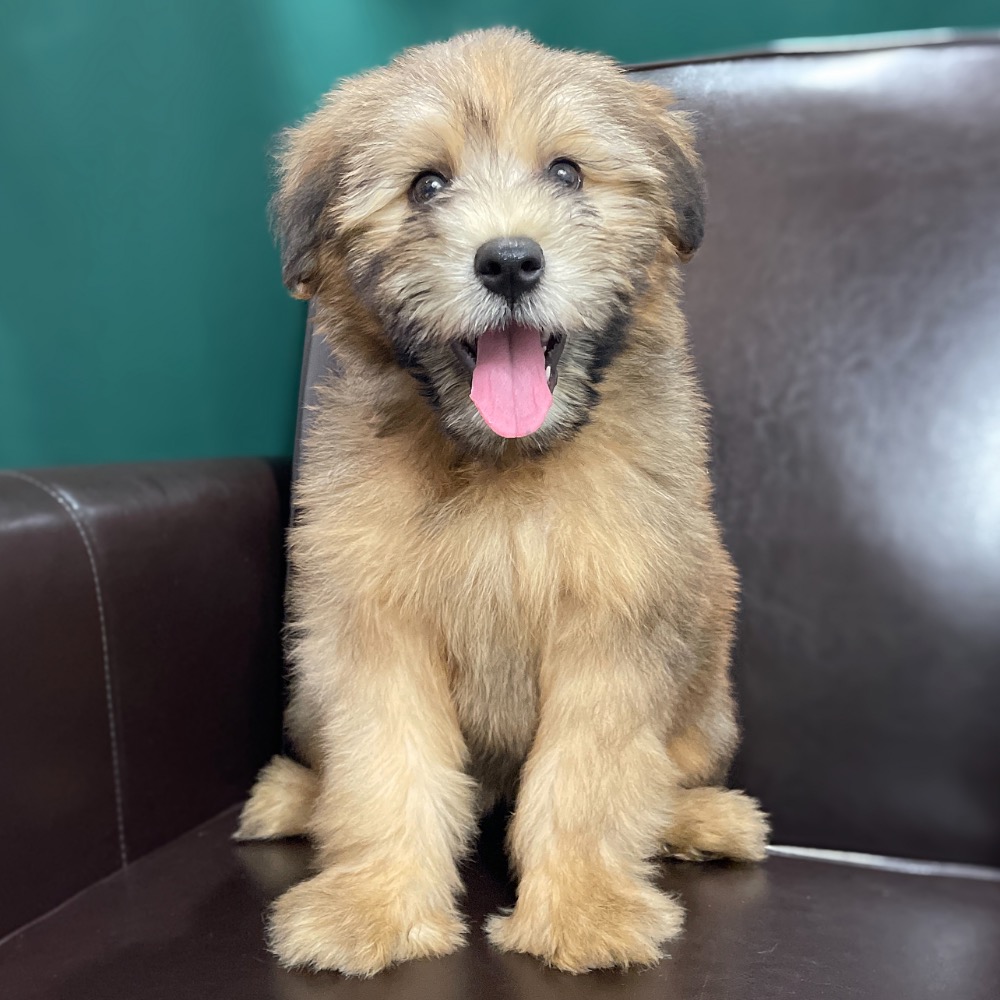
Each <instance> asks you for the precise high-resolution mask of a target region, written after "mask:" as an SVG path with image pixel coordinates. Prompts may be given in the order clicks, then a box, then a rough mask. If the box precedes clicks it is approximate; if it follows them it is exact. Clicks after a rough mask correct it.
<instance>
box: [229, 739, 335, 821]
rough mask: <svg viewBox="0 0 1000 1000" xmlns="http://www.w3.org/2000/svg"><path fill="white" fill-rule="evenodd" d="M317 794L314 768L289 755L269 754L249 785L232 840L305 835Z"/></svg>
mask: <svg viewBox="0 0 1000 1000" xmlns="http://www.w3.org/2000/svg"><path fill="white" fill-rule="evenodd" d="M318 794H319V778H318V776H317V775H316V772H315V771H312V770H310V769H309V768H308V767H303V766H302V765H301V764H296V762H295V761H294V760H292V759H291V758H290V757H280V756H277V757H272V758H271V761H270V763H269V764H267V766H266V767H264V769H263V770H262V771H261V772H260V774H258V775H257V781H256V782H255V783H254V786H253V788H252V789H250V797H249V798H248V799H247V801H246V804H245V805H244V806H243V811H242V812H241V813H240V821H239V825H238V826H237V827H236V832H235V833H234V834H233V840H278V839H280V838H282V837H304V836H305V835H306V831H307V829H308V825H309V820H310V818H311V817H312V813H313V807H314V806H315V804H316V797H317V795H318Z"/></svg>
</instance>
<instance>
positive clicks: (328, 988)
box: [0, 37, 1000, 1000]
mask: <svg viewBox="0 0 1000 1000" xmlns="http://www.w3.org/2000/svg"><path fill="white" fill-rule="evenodd" d="M638 72H640V73H641V74H642V75H645V76H648V77H650V78H652V79H654V80H656V81H658V82H661V83H663V84H665V85H669V86H670V87H672V88H673V89H675V90H676V91H677V93H678V94H679V95H680V97H681V100H682V103H683V104H684V106H686V107H688V108H690V109H691V110H692V111H694V112H695V113H696V114H697V116H698V120H699V127H700V130H701V133H702V143H701V145H702V149H703V151H704V156H705V162H706V165H707V170H708V179H709V187H710V191H711V211H710V223H709V229H708V236H707V239H706V242H705V246H704V248H703V249H702V250H701V251H700V253H699V255H698V256H697V257H696V258H695V260H694V262H693V263H692V264H691V265H690V272H689V280H688V286H687V287H688V305H687V309H688V314H689V316H690V320H691V329H692V336H693V339H694V344H695V350H696V354H697V358H698V362H699V365H700V368H701V372H702V376H703V378H704V382H705V385H706V388H707V391H708V394H709V396H710V398H711V402H712V404H713V406H714V414H715V416H714V432H715V462H714V474H715V479H716V484H717V488H718V503H719V509H720V513H721V516H722V520H723V522H724V526H725V530H726V537H727V540H728V543H729V545H730V547H731V549H732V551H733V554H734V556H735V559H736V562H737V564H738V566H739V567H740V570H741V572H742V575H743V581H744V598H743V611H742V616H741V623H740V636H739V642H738V646H737V649H736V652H735V672H736V678H737V683H738V686H739V689H740V700H741V704H742V710H743V718H744V725H745V734H746V735H745V741H744V745H743V749H742V751H741V753H740V756H739V758H738V761H737V763H736V766H735V773H734V775H733V780H734V782H736V783H737V784H740V785H744V786H746V787H747V788H748V789H750V790H751V791H752V792H753V793H755V794H757V795H759V796H760V797H761V798H762V799H763V801H764V803H765V805H766V806H767V807H768V808H769V809H770V810H771V812H772V814H773V817H774V828H775V840H776V843H777V844H779V845H795V847H794V848H778V849H776V850H775V852H774V855H773V856H772V857H771V858H769V860H768V861H767V862H766V863H765V864H763V865H761V866H757V867H739V866H726V865H707V866H702V867H698V866H691V865H686V864H682V863H671V864H665V865H664V870H663V881H664V883H665V884H666V885H667V886H669V887H671V888H674V889H676V890H677V891H678V892H679V893H680V895H681V897H682V898H683V900H684V902H685V904H686V907H687V909H688V924H687V930H686V932H685V934H684V936H683V937H682V938H681V939H680V940H679V941H678V942H676V943H675V944H674V945H673V946H672V948H671V949H670V951H671V958H670V959H668V960H665V961H664V962H662V963H661V964H660V965H659V966H658V967H656V968H653V969H649V970H645V971H633V972H629V973H601V974H596V975H593V976H590V977H585V978H576V979H574V978H572V977H568V976H565V975H562V974H559V973H555V972H551V971H548V970H545V969H542V968H541V967H540V966H539V965H537V964H536V963H535V962H534V961H532V960H530V959H527V958H523V957H510V956H500V955H497V954H494V953H492V952H491V951H490V950H489V949H488V948H487V947H486V946H485V945H484V943H483V940H482V938H481V935H480V934H479V933H478V930H477V931H476V932H475V933H474V934H473V938H472V942H471V944H470V947H469V948H468V949H467V950H465V951H464V952H462V953H460V954H458V955H456V956H453V957H451V958H448V959H445V960H441V961H437V962H425V963H416V964H412V965H409V966H404V967H402V968H399V969H396V970H393V971H390V972H388V973H385V974H383V975H382V976H380V977H377V978H376V979H374V980H372V981H369V982H355V981H348V980H344V979H341V978H340V977H338V976H336V975H323V976H311V975H308V974H304V973H289V972H284V971H281V970H280V969H278V968H277V967H276V966H275V963H274V962H273V961H272V959H271V958H270V957H269V956H268V955H267V953H266V952H265V950H264V947H263V941H262V930H263V920H262V910H263V908H264V906H265V905H266V903H267V901H268V900H269V899H271V898H272V897H273V896H274V895H275V894H276V893H278V892H279V891H280V890H281V889H282V888H284V887H285V886H287V885H288V884H290V883H291V882H292V881H293V880H294V879H297V878H299V877H300V876H301V875H302V874H303V872H304V871H305V867H306V864H307V861H308V850H307V848H306V847H305V846H304V845H302V844H294V843H290V844H280V845H250V846H242V847H235V846H233V845H232V844H231V843H230V841H229V839H228V836H229V834H230V832H231V830H232V828H233V822H234V816H235V813H234V808H235V804H236V803H237V802H238V801H239V799H240V797H241V796H242V795H243V793H244V791H245V789H246V788H247V785H248V782H249V781H250V779H251V776H252V775H253V773H254V771H255V769H256V768H257V767H258V765H260V764H261V762H262V761H264V760H265V759H266V758H267V756H268V755H269V754H270V753H271V752H273V750H274V749H275V748H276V747H277V746H278V743H279V724H278V717H279V710H280V701H281V690H280V684H281V680H280V675H281V655H280V638H279V626H280V609H281V590H282V582H283V581H282V574H283V556H282V532H283V525H284V524H285V523H286V514H287V512H286V496H287V470H285V469H284V468H282V467H281V466H280V465H275V464H272V463H268V462H264V461H258V460H231V461H220V462H202V463H193V462H192V463H180V464H163V465H145V466H124V467H105V468H89V469H63V470H55V471H41V472H28V473H19V472H11V473H0V759H2V762H3V763H2V770H0V782H2V787H0V804H2V813H0V936H2V935H4V934H6V935H7V936H6V937H5V938H3V940H0V997H3V998H11V1000H29V998H47V1000H49V998H73V1000H91V998H107V1000H113V998H128V1000H138V998H143V1000H149V998H164V1000H166V998H170V1000H184V998H192V1000H194V998H198V1000H203V998H204V1000H207V998H212V1000H224V998H230V997H232V998H241V1000H243V998H250V997H267V996H275V997H283V998H294V1000H300V998H301V1000H305V998H318V997H326V996H330V997H334V996H336V997H345V998H346V997H370V998H373V1000H375V998H419V997H427V998H455V1000H458V998H466V997H469V996H473V995H476V996H488V997H526V998H527V997H532V998H534V997H538V998H541V997H559V998H562V997H575V996H580V997H610V996H623V997H624V996H628V997H633V996H634V997H649V998H654V997H656V998H664V1000H669V998H691V1000H729V998H733V1000H735V998H741V1000H742V998H751V1000H758V998H760V1000H782V998H792V997H801V998H807V1000H814V998H831V1000H832V998H841V997H843V998H856V1000H860V998H872V1000H921V998H932V997H940V998H949V1000H996V998H997V997H1000V39H998V38H997V37H988V38H979V39H966V40H953V41H951V42H948V43H943V44H942V43H929V44H921V45H916V44H911V45H905V46H899V47H894V48H877V49H871V50H866V51H850V52H845V51H839V52H829V53H799V54H774V53H771V54H761V55H754V56H749V57H735V58H730V59H712V60H704V61H699V62H693V63H688V64H684V65H669V66H664V67H653V68H646V69H642V70H640V71H638ZM308 346H309V350H308V352H307V365H306V369H305V371H306V377H305V380H304V382H305V388H306V390H307V393H308V388H309V385H310V384H311V383H312V382H313V381H314V380H315V379H316V378H317V377H319V374H320V373H321V372H322V370H323V368H324V367H325V366H326V364H327V361H326V359H325V357H324V355H323V352H322V349H321V345H319V344H318V343H317V342H310V344H309V345H308ZM499 826H500V822H499V821H498V820H493V821H491V822H490V823H489V824H487V830H486V831H485V833H484V836H483V839H482V844H481V847H480V850H479V853H478V855H477V857H476V859H475V860H474V862H472V863H471V864H470V865H469V868H468V872H467V881H468V885H469V895H468V903H467V908H468V911H469V913H470V916H471V918H472V922H473V925H474V927H476V928H478V924H479V922H480V919H481V917H482V916H483V915H484V914H485V913H487V912H490V911H493V910H495V909H496V908H497V907H498V906H500V905H503V904H506V903H509V902H510V901H511V899H512V890H511V888H510V885H509V882H508V880H507V878H506V873H505V870H504V865H503V860H502V853H501V852H500V850H499V847H498V835H499ZM845 852H863V855H859V854H857V853H855V854H850V853H845ZM892 859H895V860H892Z"/></svg>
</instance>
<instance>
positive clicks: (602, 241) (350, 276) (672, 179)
mask: <svg viewBox="0 0 1000 1000" xmlns="http://www.w3.org/2000/svg"><path fill="white" fill-rule="evenodd" d="M668 100H669V98H668V97H667V95H666V94H665V93H664V92H663V91H662V90H661V89H660V88H658V87H655V86H652V85H644V84H637V83H633V82H630V81H629V80H628V79H627V78H626V77H625V75H624V74H623V72H622V70H621V69H620V68H619V67H618V66H616V65H615V64H614V63H612V62H611V61H610V60H607V59H604V58H602V57H599V56H592V55H580V54H577V53H568V52H559V51H553V50H551V49H546V48H544V47H542V46H540V45H538V44H536V43H535V42H533V41H532V40H531V39H530V38H529V37H528V36H526V35H523V34H520V33H515V32H511V31H506V30H494V31H486V32H476V33H473V34H470V35H464V36H461V37H459V38H456V39H454V40H452V41H450V42H446V43H441V44H436V45H429V46H426V47H424V48H419V49H413V50H410V51H408V52H406V53H404V54H403V55H402V56H400V57H399V58H398V59H397V60H396V61H395V62H393V63H392V64H391V65H390V66H388V67H387V68H385V69H380V70H375V71H373V72H371V73H367V74H364V75H362V76H360V77H356V78H354V79H351V80H348V81H346V82H345V83H343V84H342V85H341V86H340V87H339V88H338V89H336V90H334V91H333V92H332V93H330V94H329V95H328V96H327V98H326V100H325V103H324V104H323V106H322V107H321V108H320V109H319V110H318V111H316V112H315V113H314V114H313V115H311V116H310V117H309V118H307V119H306V120H305V121H304V122H303V123H302V124H301V125H300V126H299V127H298V128H296V129H293V130H291V131H290V132H289V133H287V135H286V143H285V146H284V149H283V152H282V155H281V158H280V178H281V184H280V188H279V191H278V193H277V195H276V196H275V199H274V203H273V213H274V221H275V227H276V230H277V233H278V237H279V240H280V243H281V249H282V265H283V276H284V280H285V283H286V284H287V285H288V287H289V288H290V289H291V290H292V292H293V294H295V295H297V296H299V297H302V298H312V297H315V298H316V299H317V300H318V302H319V304H320V305H321V306H322V307H329V308H330V309H332V310H334V311H340V312H344V311H345V310H349V311H350V312H351V313H353V314H355V315H356V316H361V317H364V322H363V323H361V325H362V326H363V327H364V328H365V329H366V330H367V331H368V334H367V336H369V337H371V338H373V339H374V340H375V341H377V342H379V345H380V348H381V349H382V352H383V355H384V356H385V357H387V358H391V359H392V362H391V363H394V364H397V365H400V366H402V367H403V368H405V369H406V370H407V371H408V372H409V374H410V375H412V376H413V378H415V379H416V380H417V382H418V383H419V386H420V388H421V389H422V391H423V394H424V396H425V397H426V398H427V400H428V404H429V405H431V406H433V407H434V408H435V409H436V410H437V411H438V415H439V419H440V421H441V424H442V427H443V429H444V430H445V432H446V433H448V434H450V435H451V436H452V437H453V438H455V439H456V440H458V441H459V442H460V444H461V445H462V446H463V447H465V448H467V449H468V450H470V451H473V452H496V451H498V450H499V449H502V448H503V447H504V445H505V441H506V439H519V444H518V445H517V446H518V447H526V448H528V449H539V448H544V447H546V446H548V445H549V444H551V443H552V442H554V441H556V440H558V439H560V438H564V437H566V436H568V435H570V434H572V433H573V432H574V431H575V430H576V429H577V428H579V427H580V426H582V425H583V424H584V423H585V422H586V421H587V419H588V416H589V413H590V410H591V409H592V408H593V407H594V406H595V405H596V404H597V402H598V400H599V398H600V397H599V392H598V388H597V387H598V385H599V383H600V382H601V380H602V378H603V376H604V373H605V370H606V368H607V366H608V365H609V364H610V363H611V362H612V361H613V360H614V358H615V357H616V356H617V355H618V354H619V352H620V351H621V350H622V348H623V346H624V345H625V344H626V343H627V341H628V337H629V329H630V322H631V317H632V313H633V309H634V307H635V304H636V302H637V300H638V299H639V298H640V297H641V296H642V294H643V293H644V291H645V288H646V285H647V283H648V280H649V275H650V270H651V268H653V267H654V266H660V267H670V266H671V265H672V264H673V263H674V262H675V261H676V260H678V259H686V258H687V257H688V256H690V255H691V254H692V253H693V252H694V251H695V249H696V248H697V246H698V244H699V243H700V241H701V236H702V226H703V192H702V184H701V179H700V173H699V170H698V165H697V161H696V159H695V156H694V153H693V151H692V147H691V137H690V132H689V129H688V127H687V126H686V124H685V122H684V121H683V119H682V117H681V116H679V115H676V114H674V113H672V112H670V111H669V110H668V109H667V104H668ZM340 346H341V348H342V349H343V348H344V347H345V345H340ZM355 346H356V345H355ZM346 349H348V350H350V349H351V348H350V346H349V345H348V346H347V347H346ZM373 356H377V352H376V354H375V355H373ZM345 360H347V359H345Z"/></svg>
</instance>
